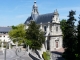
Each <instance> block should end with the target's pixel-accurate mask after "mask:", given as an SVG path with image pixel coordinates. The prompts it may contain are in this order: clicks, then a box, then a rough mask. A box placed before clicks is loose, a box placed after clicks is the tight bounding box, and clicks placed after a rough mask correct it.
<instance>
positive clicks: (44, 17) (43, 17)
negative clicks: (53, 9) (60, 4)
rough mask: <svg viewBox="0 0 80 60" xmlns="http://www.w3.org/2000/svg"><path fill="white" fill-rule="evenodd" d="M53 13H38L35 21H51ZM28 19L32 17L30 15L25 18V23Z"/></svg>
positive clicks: (38, 22)
mask: <svg viewBox="0 0 80 60" xmlns="http://www.w3.org/2000/svg"><path fill="white" fill-rule="evenodd" d="M53 14H54V13H48V14H43V15H39V16H38V17H37V19H36V20H35V22H36V23H37V24H40V23H48V22H51V21H52V17H53ZM30 20H32V17H31V16H30V17H28V18H27V20H26V21H25V24H27V23H28V22H29V21H30Z"/></svg>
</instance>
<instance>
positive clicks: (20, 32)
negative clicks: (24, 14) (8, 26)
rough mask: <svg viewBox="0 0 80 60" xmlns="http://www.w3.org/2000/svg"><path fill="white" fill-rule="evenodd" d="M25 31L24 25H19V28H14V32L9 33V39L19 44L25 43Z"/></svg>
mask: <svg viewBox="0 0 80 60" xmlns="http://www.w3.org/2000/svg"><path fill="white" fill-rule="evenodd" d="M25 33H26V31H25V29H24V24H19V25H17V26H12V30H11V31H9V37H10V38H11V39H12V40H13V39H14V40H13V41H14V42H16V40H17V41H19V44H21V43H22V42H24V40H25Z"/></svg>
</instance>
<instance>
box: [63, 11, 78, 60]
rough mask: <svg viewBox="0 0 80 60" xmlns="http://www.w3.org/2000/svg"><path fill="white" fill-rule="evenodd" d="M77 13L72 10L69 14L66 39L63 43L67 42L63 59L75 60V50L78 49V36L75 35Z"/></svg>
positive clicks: (65, 33) (65, 32)
mask: <svg viewBox="0 0 80 60" xmlns="http://www.w3.org/2000/svg"><path fill="white" fill-rule="evenodd" d="M74 15H75V11H73V10H71V11H70V12H69V16H68V17H69V19H68V20H67V22H66V27H65V30H64V38H63V41H64V42H65V48H66V49H65V52H64V54H63V57H64V58H65V59H66V60H75V58H76V57H75V48H76V42H77V40H76V35H75V29H74V27H75V25H74V23H75V21H76V19H75V17H74ZM72 57H73V58H72Z"/></svg>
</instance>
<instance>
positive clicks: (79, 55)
mask: <svg viewBox="0 0 80 60" xmlns="http://www.w3.org/2000/svg"><path fill="white" fill-rule="evenodd" d="M76 52H77V54H76V58H77V60H80V15H79V21H78V26H77V49H76Z"/></svg>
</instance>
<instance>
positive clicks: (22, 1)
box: [0, 0, 80, 26]
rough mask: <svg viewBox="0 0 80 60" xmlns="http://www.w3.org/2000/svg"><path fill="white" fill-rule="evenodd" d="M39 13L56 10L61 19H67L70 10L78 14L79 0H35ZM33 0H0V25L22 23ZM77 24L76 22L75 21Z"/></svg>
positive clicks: (30, 9)
mask: <svg viewBox="0 0 80 60" xmlns="http://www.w3.org/2000/svg"><path fill="white" fill-rule="evenodd" d="M36 1H37V6H38V11H39V14H46V13H52V12H54V10H56V9H57V10H58V12H59V17H60V20H61V19H68V18H67V16H68V14H69V11H70V10H74V11H76V15H75V17H76V19H78V16H79V14H80V0H36ZM33 3H34V0H0V26H12V25H18V24H20V23H24V22H25V21H26V19H27V18H28V17H29V16H30V15H31V11H32V6H33ZM76 24H77V23H76Z"/></svg>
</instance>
